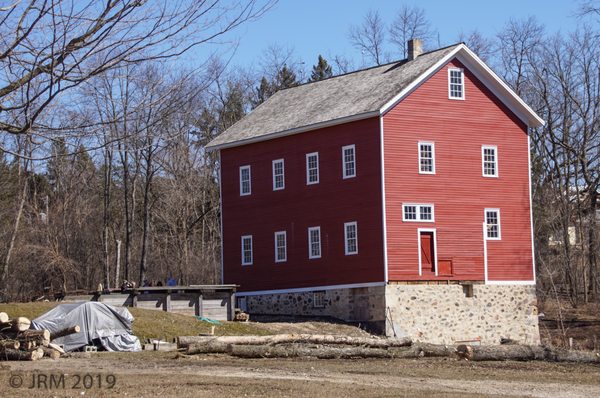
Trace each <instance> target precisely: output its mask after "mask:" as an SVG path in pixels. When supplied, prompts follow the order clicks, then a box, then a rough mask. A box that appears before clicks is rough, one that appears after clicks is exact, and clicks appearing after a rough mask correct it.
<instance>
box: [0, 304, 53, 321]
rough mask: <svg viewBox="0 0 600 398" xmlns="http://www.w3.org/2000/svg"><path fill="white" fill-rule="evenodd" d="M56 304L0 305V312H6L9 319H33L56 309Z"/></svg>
mask: <svg viewBox="0 0 600 398" xmlns="http://www.w3.org/2000/svg"><path fill="white" fill-rule="evenodd" d="M58 304H60V303H57V302H54V301H53V302H35V303H9V304H5V303H0V312H6V313H7V314H8V316H9V317H11V318H16V317H18V316H24V317H25V318H29V319H34V318H37V317H38V316H40V315H42V314H44V313H46V312H48V311H50V310H51V309H52V308H54V307H56V306H57V305H58Z"/></svg>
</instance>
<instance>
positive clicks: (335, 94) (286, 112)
mask: <svg viewBox="0 0 600 398" xmlns="http://www.w3.org/2000/svg"><path fill="white" fill-rule="evenodd" d="M457 46H459V45H458V44H457V45H454V46H450V47H446V48H442V49H439V50H436V51H432V52H429V53H425V54H422V55H420V56H419V57H417V58H416V59H414V60H412V61H407V60H403V61H399V62H395V63H391V64H387V65H383V66H378V67H374V68H370V69H364V70H361V71H357V72H353V73H349V74H345V75H341V76H336V77H333V78H330V79H326V80H321V81H319V82H314V83H308V84H303V85H301V86H297V87H293V88H289V89H286V90H282V91H279V92H277V93H276V94H275V95H273V96H272V97H271V98H269V99H268V100H267V101H266V102H264V103H263V104H261V105H260V106H259V107H257V108H256V109H254V110H253V111H252V112H250V113H249V114H248V115H246V116H245V117H244V118H243V119H241V120H240V121H238V122H237V123H236V124H234V125H233V126H231V127H230V128H229V129H227V130H226V131H225V132H223V133H222V134H220V135H219V136H218V137H216V138H215V139H214V140H212V141H211V142H210V143H209V144H208V147H209V148H210V147H221V146H233V145H237V144H238V143H239V145H241V144H243V143H244V142H245V141H248V140H252V141H254V140H256V139H260V138H261V137H263V136H264V138H267V136H269V135H273V134H276V133H280V132H284V131H288V130H293V129H299V128H302V127H306V126H309V125H313V124H316V123H324V122H329V121H333V120H336V119H342V118H348V117H352V116H356V115H361V114H365V113H371V112H375V111H379V110H380V109H381V108H382V107H383V106H384V105H385V104H386V103H387V102H388V101H390V100H391V99H392V98H394V96H396V95H397V94H398V93H400V92H401V91H402V90H403V89H404V88H405V87H407V86H408V85H409V84H410V83H411V82H413V81H414V80H416V79H417V78H418V77H419V76H420V75H421V74H423V73H424V72H425V71H427V70H428V69H429V68H430V67H432V66H433V65H435V63H436V62H438V61H440V60H441V59H442V58H444V57H445V56H446V55H447V54H449V53H450V52H452V51H453V50H454V49H455V48H456V47H457Z"/></svg>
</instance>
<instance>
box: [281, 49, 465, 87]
mask: <svg viewBox="0 0 600 398" xmlns="http://www.w3.org/2000/svg"><path fill="white" fill-rule="evenodd" d="M461 44H465V42H462V41H461V42H458V43H454V44H450V45H448V46H444V47H440V48H436V49H435V50H431V51H426V52H424V53H422V54H420V55H419V57H422V56H423V55H428V54H433V53H435V52H438V51H443V50H447V49H448V48H450V47H455V46H458V45H461ZM415 59H416V58H415ZM411 61H414V59H413V60H410V61H409V59H408V58H404V59H399V60H396V61H390V62H386V63H385V64H381V65H374V66H369V67H367V68H363V69H357V70H353V71H350V72H346V73H342V74H339V75H334V76H331V77H327V78H325V79H321V80H315V81H306V82H304V83H300V84H297V85H295V86H292V87H286V88H283V89H281V90H278V91H277V92H280V91H286V90H290V89H293V88H296V87H302V86H307V85H309V84H313V83H319V82H323V81H326V80H331V79H335V78H338V77H343V76H348V75H352V74H354V73H360V72H365V71H368V70H371V69H377V68H383V67H385V66H389V65H392V64H400V63H402V64H405V63H407V62H411Z"/></svg>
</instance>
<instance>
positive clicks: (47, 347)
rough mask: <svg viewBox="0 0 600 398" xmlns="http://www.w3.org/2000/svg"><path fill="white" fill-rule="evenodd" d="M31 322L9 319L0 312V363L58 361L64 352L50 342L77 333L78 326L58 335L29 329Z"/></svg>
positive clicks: (62, 331) (21, 319) (23, 319)
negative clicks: (41, 360) (44, 359)
mask: <svg viewBox="0 0 600 398" xmlns="http://www.w3.org/2000/svg"><path fill="white" fill-rule="evenodd" d="M30 326H31V321H30V320H29V319H27V318H25V317H16V318H13V319H10V318H9V316H8V314H6V313H5V312H0V361H7V360H8V361H17V360H19V361H23V360H25V361H36V360H38V359H41V358H43V357H48V358H52V359H58V358H60V356H61V355H62V354H64V353H65V352H64V350H63V349H62V348H61V347H60V346H58V345H57V344H54V343H52V340H54V339H56V338H59V337H63V336H67V335H70V334H73V333H79V331H80V328H79V326H73V327H70V328H67V329H64V330H61V331H60V332H58V333H53V334H51V333H50V332H49V331H48V330H34V329H30Z"/></svg>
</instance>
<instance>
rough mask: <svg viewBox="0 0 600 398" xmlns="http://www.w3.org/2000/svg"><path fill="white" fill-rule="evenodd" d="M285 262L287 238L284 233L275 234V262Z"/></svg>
mask: <svg viewBox="0 0 600 398" xmlns="http://www.w3.org/2000/svg"><path fill="white" fill-rule="evenodd" d="M285 261H287V238H286V232H285V231H278V232H275V262H276V263H283V262H285Z"/></svg>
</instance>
